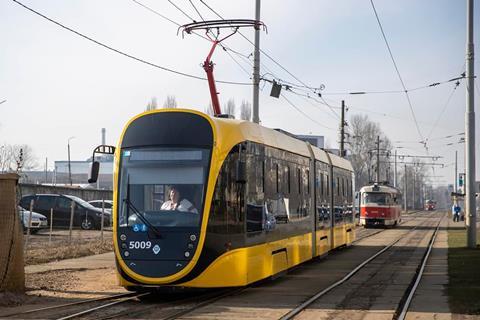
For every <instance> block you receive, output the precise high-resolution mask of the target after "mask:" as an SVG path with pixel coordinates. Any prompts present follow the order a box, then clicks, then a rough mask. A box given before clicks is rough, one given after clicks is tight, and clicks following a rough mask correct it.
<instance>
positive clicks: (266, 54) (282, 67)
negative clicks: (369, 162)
mask: <svg viewBox="0 0 480 320" xmlns="http://www.w3.org/2000/svg"><path fill="white" fill-rule="evenodd" d="M200 2H201V3H202V4H203V5H205V7H207V8H208V9H209V10H210V11H212V12H213V13H214V14H215V15H216V16H217V17H219V18H220V19H222V20H225V19H224V18H223V17H222V16H221V15H220V14H219V13H218V12H217V11H215V10H214V9H213V8H212V7H210V6H209V5H208V4H207V3H206V2H205V0H200ZM238 33H239V34H240V35H241V36H242V37H243V38H244V39H245V40H247V41H248V42H249V43H250V44H251V45H253V46H254V47H255V44H254V43H253V42H252V41H251V40H250V39H248V38H247V37H246V36H245V35H244V34H243V33H241V32H240V31H239V32H238ZM258 50H259V51H260V52H261V53H262V54H263V55H265V56H266V57H267V58H268V59H270V60H271V61H272V62H273V63H275V64H276V65H277V66H278V67H280V68H281V69H282V70H283V71H285V72H286V73H288V74H289V75H290V76H291V77H292V78H294V79H295V80H297V81H298V82H299V83H300V84H301V85H302V86H304V87H305V88H308V89H310V90H312V91H317V90H319V88H314V87H312V86H309V85H307V84H305V83H304V82H303V81H302V80H300V79H299V78H298V77H296V76H295V75H294V74H293V73H291V72H290V71H288V70H287V69H286V68H285V67H284V66H282V65H281V64H280V63H279V62H277V61H276V60H275V59H274V58H273V57H271V56H270V55H269V54H268V53H266V52H265V51H264V50H263V49H262V48H258ZM327 105H328V104H327ZM331 111H332V112H333V113H335V114H336V116H337V117H339V116H338V114H337V113H336V112H335V111H334V110H333V109H332V110H331Z"/></svg>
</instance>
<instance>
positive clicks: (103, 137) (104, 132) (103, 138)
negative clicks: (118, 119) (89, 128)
mask: <svg viewBox="0 0 480 320" xmlns="http://www.w3.org/2000/svg"><path fill="white" fill-rule="evenodd" d="M106 131H107V130H105V128H102V144H105V140H106V139H105V135H106Z"/></svg>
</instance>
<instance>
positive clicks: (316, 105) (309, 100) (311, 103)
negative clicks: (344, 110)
mask: <svg viewBox="0 0 480 320" xmlns="http://www.w3.org/2000/svg"><path fill="white" fill-rule="evenodd" d="M287 91H289V92H290V93H293V94H295V95H297V96H299V97H300V98H302V99H303V100H304V101H306V102H307V103H308V104H310V105H311V106H313V107H315V108H317V109H319V110H322V111H324V110H323V109H322V108H321V107H320V105H322V106H324V107H325V104H324V103H323V102H321V101H318V100H317V99H315V98H314V97H311V96H309V95H308V94H302V93H298V92H295V91H293V89H289V90H287ZM312 100H313V101H315V102H316V103H317V104H315V103H313V102H312ZM327 114H328V115H329V116H330V117H331V118H332V119H334V120H335V121H336V120H338V119H336V118H335V117H333V116H332V115H331V114H330V113H327Z"/></svg>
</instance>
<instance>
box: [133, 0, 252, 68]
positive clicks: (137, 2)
mask: <svg viewBox="0 0 480 320" xmlns="http://www.w3.org/2000/svg"><path fill="white" fill-rule="evenodd" d="M132 1H133V2H134V3H136V4H138V5H139V6H141V7H143V8H144V9H146V10H148V11H150V12H152V13H154V14H156V15H158V16H159V17H161V18H163V19H165V20H167V21H169V22H171V23H173V24H174V25H176V26H177V27H181V26H182V25H181V24H180V23H178V22H176V21H174V20H173V19H170V18H168V17H167V16H165V15H163V14H161V13H160V12H158V10H155V9H153V8H151V7H149V6H147V5H146V4H144V3H142V2H140V1H138V0H132ZM191 3H192V2H191ZM192 5H193V6H194V8H195V10H196V11H197V12H198V14H199V15H200V18H201V19H202V20H203V16H202V15H201V14H200V12H199V11H198V10H197V8H196V7H195V5H194V4H193V3H192ZM175 7H176V6H175ZM192 21H195V20H194V19H193V18H192ZM191 33H192V34H194V35H196V36H198V37H200V38H202V39H204V40H207V41H211V40H210V39H209V38H207V37H206V36H203V35H201V34H198V33H197V32H195V31H192V32H191ZM219 45H220V46H221V48H222V49H223V50H224V51H225V52H226V53H227V54H228V56H229V57H230V58H231V59H232V60H233V61H234V62H235V64H237V65H238V66H239V68H240V69H241V70H242V71H243V72H245V73H246V74H247V75H248V76H249V77H250V73H249V72H248V71H247V70H246V69H245V68H244V67H243V66H242V65H241V64H240V63H239V62H238V60H236V59H235V58H234V57H233V56H232V55H231V54H230V53H229V51H230V52H232V53H234V54H236V55H237V56H240V57H247V55H245V54H242V53H240V52H238V51H236V50H233V49H231V48H229V47H228V46H226V45H225V44H223V43H219Z"/></svg>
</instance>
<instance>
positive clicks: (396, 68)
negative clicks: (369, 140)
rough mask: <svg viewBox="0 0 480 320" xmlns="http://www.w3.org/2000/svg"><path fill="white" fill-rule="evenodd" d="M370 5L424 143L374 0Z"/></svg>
mask: <svg viewBox="0 0 480 320" xmlns="http://www.w3.org/2000/svg"><path fill="white" fill-rule="evenodd" d="M370 3H371V4H372V8H373V12H374V13H375V17H376V18H377V22H378V26H379V27H380V31H381V32H382V36H383V40H384V41H385V44H386V45H387V49H388V53H389V54H390V58H391V59H392V62H393V66H394V67H395V70H396V72H397V75H398V78H399V79H400V82H401V84H402V87H403V90H404V91H405V97H406V98H407V101H408V106H409V107H410V111H411V113H412V117H413V121H414V122H415V127H416V128H417V132H418V134H419V136H420V138H421V140H422V141H424V138H423V135H422V132H421V131H420V127H419V126H418V122H417V118H416V116H415V111H414V110H413V106H412V101H410V96H409V95H408V91H407V87H406V86H405V83H404V82H403V79H402V76H401V75H400V71H399V70H398V67H397V63H396V62H395V58H394V57H393V54H392V50H391V49H390V45H389V44H388V41H387V36H386V35H385V32H384V31H383V27H382V23H381V22H380V18H379V17H378V13H377V9H375V4H374V3H373V0H370Z"/></svg>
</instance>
